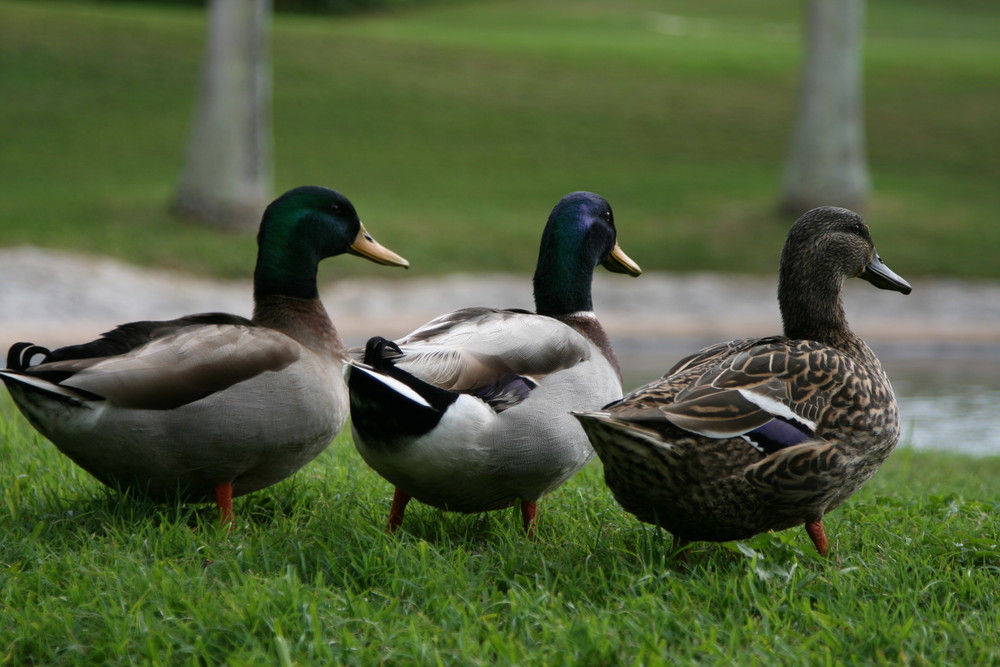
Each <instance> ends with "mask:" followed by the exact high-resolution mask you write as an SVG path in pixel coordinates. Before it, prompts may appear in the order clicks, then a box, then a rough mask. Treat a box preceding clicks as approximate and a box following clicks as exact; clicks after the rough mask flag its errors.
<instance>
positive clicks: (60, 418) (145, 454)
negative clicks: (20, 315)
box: [0, 186, 408, 520]
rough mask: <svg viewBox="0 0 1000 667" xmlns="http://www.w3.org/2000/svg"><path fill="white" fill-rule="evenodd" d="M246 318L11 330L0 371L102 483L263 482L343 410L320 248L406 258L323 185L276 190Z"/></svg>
mask: <svg viewBox="0 0 1000 667" xmlns="http://www.w3.org/2000/svg"><path fill="white" fill-rule="evenodd" d="M257 243H258V247H259V251H258V255H257V266H256V269H255V271H254V312H253V318H252V319H246V318H244V317H240V316H238V315H230V314H228V313H204V314H199V315H189V316H187V317H181V318H179V319H174V320H164V321H146V322H131V323H129V324H123V325H121V326H119V327H117V328H116V329H114V330H113V331H110V332H108V333H106V334H104V335H103V336H101V337H100V338H99V339H97V340H95V341H93V342H90V343H84V344H82V345H74V346H71V347H64V348H60V349H57V350H51V351H50V350H48V349H46V348H43V347H41V346H38V345H33V344H31V343H17V344H16V345H14V346H13V347H12V348H11V349H10V351H9V353H8V356H7V366H8V368H7V369H5V370H3V371H0V377H2V379H3V381H4V383H5V384H6V385H7V388H8V390H9V391H10V394H11V396H12V397H13V399H14V402H15V403H16V404H17V406H18V408H20V410H21V412H22V413H24V415H25V417H27V418H28V421H30V422H31V424H32V425H33V426H34V427H35V428H36V429H38V430H39V431H40V432H41V433H42V435H44V436H45V437H46V438H48V439H49V440H51V441H52V442H53V443H54V444H55V445H56V447H58V448H59V449H60V450H61V451H62V452H63V453H64V454H66V455H67V456H69V457H70V458H71V459H73V460H74V461H75V462H76V463H78V464H79V465H80V466H81V467H83V468H84V469H85V470H87V472H89V473H90V474H92V475H94V477H96V478H97V479H99V480H100V481H102V482H104V483H105V484H108V485H110V486H112V487H115V488H119V489H123V490H126V489H127V490H129V491H131V492H134V493H137V494H140V495H144V496H148V497H150V498H152V499H154V500H174V499H180V500H183V501H189V502H206V501H208V502H210V501H213V500H214V501H215V502H216V503H217V504H218V506H219V508H220V510H221V512H222V516H223V518H224V519H225V520H231V519H232V498H233V497H234V496H239V495H242V494H245V493H250V492H251V491H256V490H258V489H261V488H264V487H266V486H269V485H271V484H274V483H276V482H278V481H280V480H282V479H284V478H286V477H288V476H289V475H291V474H292V473H294V472H295V471H297V470H298V469H299V468H301V467H302V466H304V465H305V464H307V463H308V462H309V461H311V460H312V459H313V458H315V457H316V455H318V454H319V453H320V452H321V451H323V449H325V448H326V446H327V445H328V444H329V443H330V441H331V440H332V439H333V437H334V436H335V435H336V434H337V432H338V431H339V430H340V429H341V427H342V426H343V425H344V422H345V421H346V419H347V413H348V399H347V386H346V385H345V383H344V379H343V376H342V368H343V365H344V363H345V362H346V360H347V348H346V346H345V344H344V342H343V340H342V339H341V337H340V335H339V334H338V333H337V330H336V328H335V327H334V326H333V323H332V322H331V321H330V317H329V316H328V314H327V312H326V309H325V308H324V307H323V303H322V302H321V301H320V298H319V293H318V290H317V285H316V273H317V267H318V265H319V262H320V260H322V259H323V258H326V257H332V256H335V255H340V254H343V253H350V254H354V255H359V256H361V257H364V258H366V259H369V260H371V261H374V262H376V263H379V264H385V265H389V266H403V267H405V266H408V263H407V262H406V260H405V259H403V258H402V257H400V256H399V255H397V254H395V253H394V252H392V251H391V250H389V249H387V248H385V247H383V246H381V245H379V244H378V243H376V242H375V241H374V239H372V237H371V236H370V235H369V234H368V232H367V231H366V230H365V228H364V226H363V225H362V224H361V220H360V219H359V218H358V214H357V212H356V211H355V209H354V206H353V205H352V204H351V202H350V201H348V200H347V198H346V197H344V196H343V195H342V194H340V193H338V192H335V191H333V190H330V189H328V188H322V187H315V186H306V187H300V188H295V189H294V190H290V191H289V192H286V193H285V194H284V195H282V196H281V197H279V198H278V199H276V200H275V201H274V202H272V203H271V204H270V206H268V207H267V209H266V210H265V212H264V215H263V219H262V221H261V225H260V232H259V234H258V237H257Z"/></svg>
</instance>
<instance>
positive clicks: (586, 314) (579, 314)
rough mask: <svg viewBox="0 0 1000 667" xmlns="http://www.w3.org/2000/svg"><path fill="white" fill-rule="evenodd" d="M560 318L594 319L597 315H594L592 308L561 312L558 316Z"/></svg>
mask: <svg viewBox="0 0 1000 667" xmlns="http://www.w3.org/2000/svg"><path fill="white" fill-rule="evenodd" d="M559 317H560V318H562V319H565V320H568V319H571V318H572V319H578V320H596V319H597V315H594V311H592V310H577V311H574V312H572V313H563V314H562V315H560V316H559Z"/></svg>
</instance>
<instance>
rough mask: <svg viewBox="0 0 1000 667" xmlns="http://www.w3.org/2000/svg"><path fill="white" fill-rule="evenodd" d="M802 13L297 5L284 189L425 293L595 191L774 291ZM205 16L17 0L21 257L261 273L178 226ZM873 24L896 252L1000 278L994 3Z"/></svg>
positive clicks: (510, 268)
mask: <svg viewBox="0 0 1000 667" xmlns="http://www.w3.org/2000/svg"><path fill="white" fill-rule="evenodd" d="M801 9H802V4H801V3H789V2H787V1H780V0H762V1H761V2H755V3H744V2H740V1H737V0H718V1H716V2H712V3H701V2H696V1H694V0H675V1H672V2H669V3H664V2H661V1H656V0H616V1H615V2H609V1H603V2H602V1H598V0H494V1H492V2H452V3H444V4H439V5H433V6H430V7H427V8H423V9H419V10H418V9H414V10H411V11H407V12H397V13H383V14H378V15H365V16H353V17H329V16H325V17H316V16H304V15H281V14H279V15H278V16H276V17H275V22H274V31H273V43H272V48H273V61H274V132H275V144H276V156H275V157H276V170H275V171H276V179H277V182H276V192H278V193H280V192H281V191H283V190H285V189H287V188H289V187H293V186H296V185H301V184H305V183H315V184H321V185H327V186H330V187H333V188H336V189H338V190H341V191H342V192H344V193H345V194H347V195H348V196H349V197H350V198H351V200H352V201H353V202H354V203H355V205H356V206H357V207H358V210H359V211H360V212H361V215H362V219H363V220H365V223H366V225H368V227H369V229H370V230H371V231H372V233H373V234H374V235H375V236H376V238H378V239H379V240H380V241H382V242H383V243H385V244H386V245H388V246H390V247H392V248H393V249H394V250H396V251H398V252H400V253H402V254H404V255H406V256H407V258H409V259H410V260H411V262H412V263H413V270H412V271H411V272H410V273H409V274H408V275H410V276H412V275H414V274H417V273H421V274H433V273H445V272H453V271H502V272H517V273H526V274H528V273H530V272H531V270H532V268H533V266H534V262H535V259H536V252H537V244H538V238H539V235H540V231H541V227H542V224H543V223H544V221H545V218H546V216H547V215H548V212H549V210H550V209H551V207H552V206H553V205H554V204H555V202H556V201H557V200H558V199H559V198H560V197H561V196H562V195H563V194H565V193H566V192H569V191H572V190H579V189H587V190H593V191H596V192H598V193H600V194H602V195H604V196H605V197H607V198H608V199H609V201H610V202H611V204H612V206H613V207H614V209H615V214H616V219H617V224H618V229H619V236H620V240H621V243H622V246H623V247H624V248H625V250H626V251H627V252H628V253H629V254H630V255H631V256H632V257H633V258H635V259H636V260H637V261H638V262H639V263H640V264H641V265H642V266H643V268H645V269H646V270H680V271H683V270H722V271H730V272H750V273H767V274H771V273H773V272H774V271H775V269H776V257H777V253H778V249H779V247H780V244H781V241H782V239H783V237H784V233H785V231H786V229H787V226H788V224H789V223H790V222H791V220H788V219H786V218H782V217H779V216H777V215H776V213H775V209H776V203H777V198H778V187H779V183H780V175H781V169H782V166H783V163H784V158H785V154H786V150H787V146H788V140H789V137H790V127H791V122H792V119H793V117H794V113H795V107H796V94H797V79H798V72H799V65H800V61H801V15H800V13H799V12H800V11H801ZM204 18H205V17H204V11H203V10H201V9H198V8H192V7H173V6H162V5H158V4H155V3H146V4H139V3H136V4H119V3H115V4H110V5H109V4H89V3H60V2H46V1H40V0H31V2H26V1H12V0H0V245H16V244H26V243H30V244H35V245H40V246H46V247H53V248H72V249H78V250H82V251H86V252H92V253H103V254H108V255H113V256H116V257H119V258H123V259H126V260H129V261H133V262H137V263H140V264H146V265H156V266H165V267H171V268H179V269H184V270H191V271H196V272H200V273H208V274H213V275H219V276H248V275H249V273H250V271H251V269H252V264H253V255H254V241H253V239H252V238H250V237H233V236H228V235H225V234H222V233H219V232H214V231H209V230H202V229H198V228H194V227H190V226H186V225H183V224H180V223H177V222H175V221H173V220H171V219H170V218H169V217H168V216H167V214H166V210H165V209H166V201H167V199H168V197H169V195H170V192H171V188H172V186H173V184H174V182H175V179H176V176H177V173H178V170H179V168H180V163H181V157H182V151H183V149H184V145H185V141H186V139H187V132H188V128H189V123H190V120H191V114H192V110H193V105H194V101H195V96H196V92H197V86H198V78H199V67H200V59H201V53H202V46H203V44H202V42H203V37H204ZM866 30H867V43H866V49H865V79H866V91H865V96H866V118H867V132H868V152H869V161H870V166H871V170H872V177H873V182H874V193H873V197H872V199H871V202H870V210H869V211H868V216H867V217H868V218H869V221H870V222H871V223H872V226H873V230H874V235H875V238H876V241H877V243H878V246H879V249H880V252H881V254H882V255H883V257H885V258H886V260H887V261H888V262H889V263H890V265H891V266H892V267H893V268H894V269H895V270H897V271H898V272H900V273H901V274H903V275H905V276H907V277H910V278H912V277H915V276H920V275H923V276H929V275H951V276H963V277H988V278H998V277H1000V262H998V261H997V260H996V251H997V248H1000V223H998V222H997V221H996V211H997V210H1000V122H998V121H1000V40H997V39H996V35H998V34H1000V4H997V3H995V2H986V1H983V0H948V1H947V2H946V1H945V0H933V1H932V0H916V1H914V0H879V2H870V3H869V5H868V15H867V28H866ZM831 203H835V202H831ZM331 264H335V265H336V266H335V268H334V269H333V271H334V272H335V273H337V274H344V273H350V274H354V275H359V274H366V275H370V274H374V273H376V272H377V273H378V275H379V276H383V277H385V276H387V275H388V274H387V272H385V271H384V270H380V269H378V268H377V267H372V266H370V265H369V264H368V263H366V262H350V261H344V262H337V263H331ZM327 270H328V271H329V270H330V269H329V268H328V269H327ZM396 277H402V274H401V275H400V276H396Z"/></svg>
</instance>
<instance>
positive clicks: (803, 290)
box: [575, 206, 911, 560]
mask: <svg viewBox="0 0 1000 667" xmlns="http://www.w3.org/2000/svg"><path fill="white" fill-rule="evenodd" d="M852 277H858V278H861V279H863V280H866V281H868V282H869V283H871V284H872V285H874V286H875V287H878V288H880V289H885V290H893V291H897V292H901V293H903V294H909V293H910V291H911V287H910V285H909V283H907V282H906V281H905V280H904V279H903V278H901V277H900V276H898V275H897V274H896V273H894V272H893V271H892V270H891V269H889V267H888V266H887V265H886V264H885V262H883V261H882V259H881V257H880V256H879V255H878V253H877V252H876V251H875V246H874V243H873V241H872V236H871V231H870V229H869V227H868V225H867V224H866V223H865V221H864V220H863V219H862V218H861V216H860V215H858V214H857V213H855V212H853V211H850V210H848V209H844V208H838V207H832V206H823V207H819V208H815V209H812V210H810V211H807V212H806V213H804V214H803V215H802V216H801V217H800V218H799V219H798V220H797V221H796V222H795V223H794V224H793V225H792V226H791V228H790V229H789V231H788V234H787V237H786V240H785V243H784V247H783V248H782V251H781V256H780V268H779V276H778V304H779V307H780V312H781V318H782V328H783V335H778V336H769V337H764V338H744V339H739V340H734V341H728V342H722V343H718V344H715V345H711V346H708V347H706V348H704V349H702V350H699V351H697V352H695V353H694V354H691V355H689V356H687V357H685V358H683V359H681V360H680V361H678V362H677V363H676V364H675V365H674V366H673V367H672V368H671V369H670V370H668V371H667V372H666V373H665V374H664V375H663V376H662V377H661V378H660V379H658V380H655V381H653V382H650V383H649V384H646V385H644V386H642V387H639V388H637V389H635V390H634V391H631V392H629V393H628V394H627V395H626V396H624V397H623V398H621V399H619V400H617V401H614V402H612V403H610V404H608V405H606V406H604V407H603V408H602V409H600V410H594V411H587V410H581V411H576V412H575V417H576V418H577V419H578V420H579V421H580V423H581V425H582V426H583V428H584V430H585V431H586V433H587V436H588V437H589V438H590V442H591V444H592V445H593V446H594V449H595V450H596V451H597V455H598V457H599V458H600V460H601V462H602V464H603V467H604V479H605V482H606V483H607V486H608V487H609V488H610V490H611V492H612V493H613V495H614V497H615V499H616V500H617V502H618V503H619V504H620V505H621V506H622V507H623V508H624V509H625V510H626V511H627V512H628V513H630V514H632V515H634V516H635V517H636V518H637V519H639V520H640V521H642V522H645V523H650V524H653V525H656V526H659V527H660V528H662V529H665V530H666V531H668V532H669V533H671V534H672V535H673V536H674V541H675V553H677V554H678V555H679V556H682V560H685V559H686V556H685V555H684V550H685V547H687V545H688V544H689V543H690V542H693V541H710V542H727V541H732V540H743V539H748V538H750V537H752V536H754V535H757V534H759V533H763V532H767V531H779V530H784V529H787V528H791V527H793V526H800V525H801V526H805V529H806V532H807V534H808V536H809V538H810V539H811V541H812V544H813V545H814V546H815V549H816V550H817V551H818V552H819V553H820V554H821V555H826V553H827V552H828V549H829V541H828V538H827V536H826V532H825V529H824V527H823V517H824V516H825V515H826V514H827V513H828V512H830V511H831V510H833V509H835V508H836V507H837V506H839V505H840V504H841V503H843V502H844V501H845V500H847V499H848V498H849V497H850V496H851V495H852V494H853V493H854V492H855V491H857V490H858V489H859V488H860V487H861V486H862V485H863V484H864V483H865V482H866V481H867V480H868V479H869V478H870V477H871V476H872V475H873V474H874V473H875V472H876V471H877V470H878V468H879V466H880V465H881V464H882V462H883V461H885V459H886V457H888V456H889V454H890V453H891V452H892V450H893V448H894V447H895V446H896V443H897V442H898V440H899V434H900V421H899V410H898V407H897V404H896V399H895V396H894V394H893V391H892V386H891V384H890V383H889V379H888V377H887V376H886V373H885V369H884V368H883V367H882V364H881V363H880V362H879V360H878V358H877V357H876V356H875V354H874V353H873V352H872V350H871V348H870V347H869V346H868V345H867V344H866V343H865V342H864V340H862V339H861V338H860V337H859V336H858V335H857V334H855V333H854V332H853V331H852V330H851V328H850V327H849V325H848V322H847V318H846V316H845V312H844V306H843V298H842V289H843V284H844V281H845V280H846V279H847V278H852Z"/></svg>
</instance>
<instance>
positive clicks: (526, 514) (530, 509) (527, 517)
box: [521, 500, 538, 537]
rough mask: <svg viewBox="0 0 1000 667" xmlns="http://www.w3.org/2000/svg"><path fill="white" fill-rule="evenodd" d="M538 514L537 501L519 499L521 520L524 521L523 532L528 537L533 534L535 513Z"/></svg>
mask: <svg viewBox="0 0 1000 667" xmlns="http://www.w3.org/2000/svg"><path fill="white" fill-rule="evenodd" d="M537 514H538V503H534V502H528V501H527V500H522V501H521V520H522V521H524V532H525V533H527V534H528V537H534V536H535V515H537Z"/></svg>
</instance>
